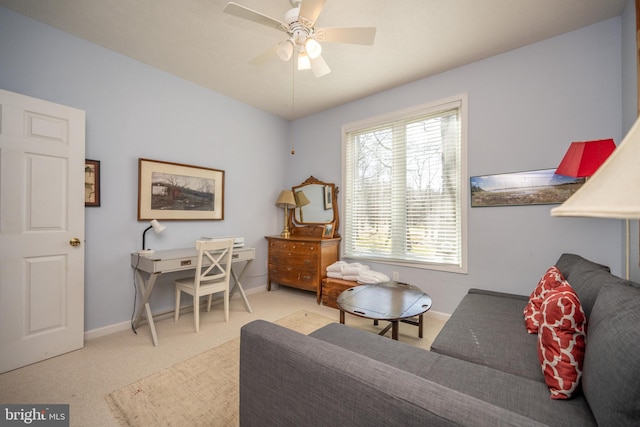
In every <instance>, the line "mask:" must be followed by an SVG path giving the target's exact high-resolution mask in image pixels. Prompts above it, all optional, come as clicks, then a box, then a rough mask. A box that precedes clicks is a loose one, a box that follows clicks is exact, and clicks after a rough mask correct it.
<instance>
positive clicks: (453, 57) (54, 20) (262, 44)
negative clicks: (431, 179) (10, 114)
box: [0, 0, 627, 119]
mask: <svg viewBox="0 0 640 427" xmlns="http://www.w3.org/2000/svg"><path fill="white" fill-rule="evenodd" d="M234 1H235V2H236V3H239V4H241V5H243V6H247V7H249V8H252V9H254V10H256V11H258V12H260V13H262V14H264V15H268V16H270V17H273V18H276V19H278V20H283V19H284V13H285V12H286V11H287V10H288V9H290V8H291V4H290V3H289V0H234ZM626 2H627V0H349V1H345V0H327V3H326V6H325V8H324V10H323V12H322V14H321V15H320V17H319V18H318V20H317V22H316V23H317V26H318V27H370V26H374V27H377V33H376V38H375V42H374V44H373V46H360V45H348V44H330V43H324V44H323V52H322V55H323V57H324V59H325V60H326V62H327V63H328V65H329V67H330V68H331V70H332V72H331V73H330V74H328V75H326V76H324V77H321V78H319V79H316V78H314V77H313V75H312V73H311V71H295V72H294V70H293V66H292V61H290V62H287V63H285V62H282V61H280V60H279V59H277V57H276V58H274V60H272V61H270V62H268V63H267V64H265V65H262V66H255V65H251V64H249V61H251V60H252V59H253V58H255V57H257V56H258V55H260V54H261V53H263V52H264V51H266V50H267V49H269V48H271V47H272V46H274V45H275V44H277V43H278V42H280V41H282V40H285V38H286V37H285V36H286V35H285V34H284V33H282V32H279V31H277V30H274V29H271V28H268V27H264V26H261V25H258V24H255V23H253V22H248V21H244V20H242V19H239V18H236V17H234V16H230V15H227V14H225V13H223V12H222V10H223V9H224V7H225V5H226V4H227V0H0V6H5V7H6V8H8V9H10V10H13V11H15V12H18V13H21V14H23V15H26V16H28V17H30V18H33V19H35V20H38V21H40V22H43V23H45V24H48V25H51V26H53V27H55V28H58V29H60V30H62V31H65V32H67V33H70V34H73V35H76V36H78V37H80V38H83V39H86V40H88V41H90V42H93V43H96V44H98V45H101V46H104V47H106V48H107V49H110V50H113V51H115V52H119V53H121V54H123V55H126V56H128V57H131V58H134V59H136V60H138V61H140V62H143V63H145V64H148V65H151V66H154V67H156V68H159V69H161V70H164V71H166V72H168V73H171V74H174V75H176V76H179V77H181V78H184V79H186V80H189V81H192V82H194V83H196V84H198V85H201V86H204V87H207V88H210V89H212V90H214V91H216V92H218V93H221V94H224V95H227V96H229V97H231V98H235V99H237V100H239V101H242V102H244V103H246V104H249V105H253V106H255V107H257V108H259V109H262V110H265V111H269V112H271V113H273V114H277V115H278V116H281V117H283V118H286V119H292V118H298V117H303V116H306V115H309V114H312V113H316V112H318V111H322V110H325V109H327V108H331V107H334V106H337V105H340V104H343V103H346V102H349V101H352V100H355V99H359V98H362V97H365V96H367V95H370V94H373V93H376V92H380V91H382V90H385V89H390V88H393V87H396V86H399V85H402V84H404V83H408V82H411V81H414V80H418V79H421V78H424V77H428V76H431V75H434V74H437V73H441V72H443V71H447V70H450V69H452V68H456V67H459V66H461V65H464V64H468V63H470V62H473V61H477V60H480V59H483V58H487V57H490V56H493V55H496V54H499V53H503V52H507V51H509V50H513V49H516V48H518V47H521V46H524V45H527V44H531V43H535V42H537V41H540V40H544V39H547V38H550V37H553V36H556V35H559V34H562V33H565V32H568V31H572V30H575V29H577V28H580V27H584V26H587V25H590V24H593V23H596V22H598V21H602V20H605V19H608V18H612V17H615V16H618V15H620V14H621V12H622V10H623V8H624V5H625V4H626ZM294 88H295V90H294ZM294 96H295V98H294ZM293 100H294V101H293Z"/></svg>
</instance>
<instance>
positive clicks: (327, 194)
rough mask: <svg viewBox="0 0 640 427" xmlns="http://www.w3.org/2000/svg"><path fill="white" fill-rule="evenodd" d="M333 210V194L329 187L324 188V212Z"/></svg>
mask: <svg viewBox="0 0 640 427" xmlns="http://www.w3.org/2000/svg"><path fill="white" fill-rule="evenodd" d="M329 209H333V194H332V190H331V186H330V185H325V186H324V210H325V211H326V210H329Z"/></svg>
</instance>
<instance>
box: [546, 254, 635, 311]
mask: <svg viewBox="0 0 640 427" xmlns="http://www.w3.org/2000/svg"><path fill="white" fill-rule="evenodd" d="M556 266H557V267H558V269H559V270H560V271H561V272H562V275H563V276H564V278H565V279H566V280H567V281H568V282H569V283H571V287H572V288H573V290H574V291H576V294H577V295H578V298H579V299H580V303H581V304H582V309H583V310H584V314H586V315H587V319H589V318H590V317H591V309H592V307H593V304H594V303H595V302H596V298H597V297H598V293H599V292H600V290H601V289H602V288H603V287H604V286H605V285H607V284H619V285H630V286H639V285H638V284H637V283H634V282H631V281H629V280H624V279H621V278H620V277H618V276H615V275H613V274H611V273H610V272H609V268H608V267H606V266H604V265H601V264H597V263H595V262H592V261H589V260H587V259H584V258H582V257H580V256H579V255H573V254H563V255H562V256H561V257H560V259H558V261H557V262H556Z"/></svg>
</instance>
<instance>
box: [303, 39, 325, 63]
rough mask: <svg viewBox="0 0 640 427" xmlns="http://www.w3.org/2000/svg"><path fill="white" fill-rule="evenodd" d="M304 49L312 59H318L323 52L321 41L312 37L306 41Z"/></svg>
mask: <svg viewBox="0 0 640 427" xmlns="http://www.w3.org/2000/svg"><path fill="white" fill-rule="evenodd" d="M304 49H305V51H306V52H307V55H309V58H311V59H316V58H317V57H318V56H320V54H321V53H322V46H320V43H318V42H317V40H315V39H312V38H311V37H309V38H308V39H307V41H305V42H304Z"/></svg>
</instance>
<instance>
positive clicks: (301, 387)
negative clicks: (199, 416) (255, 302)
mask: <svg viewBox="0 0 640 427" xmlns="http://www.w3.org/2000/svg"><path fill="white" fill-rule="evenodd" d="M240 425H241V426H244V427H250V426H264V425H278V426H300V425H305V426H320V425H349V426H379V425H380V426H381V425H402V426H425V425H429V426H431V425H435V426H450V425H469V426H471V425H472V426H482V425H487V426H507V425H509V426H520V425H522V426H525V425H526V426H536V425H542V424H539V423H536V422H535V421H533V420H531V419H528V418H526V417H523V416H521V415H519V414H516V413H513V412H510V411H508V410H505V409H503V408H499V407H497V406H494V405H491V404H489V403H486V402H483V401H481V400H479V399H476V398H473V397H470V396H467V395H465V394H463V393H460V392H457V391H455V390H451V389H448V388H446V387H444V386H441V385H439V384H436V383H434V382H431V381H428V380H425V379H422V378H420V377H417V376H415V375H413V374H410V373H408V372H405V371H402V370H400V369H397V368H394V367H391V366H389V365H386V364H384V363H381V362H378V361H376V360H373V359H370V358H368V357H366V356H363V355H360V354H357V353H354V352H351V351H349V350H346V349H344V348H341V347H338V346H336V345H332V344H329V343H326V342H323V341H320V340H317V339H315V338H312V337H308V336H306V335H302V334H299V333H297V332H294V331H292V330H289V329H286V328H283V327H280V326H278V325H275V324H272V323H269V322H266V321H262V320H256V321H254V322H251V323H249V324H247V325H245V326H244V327H243V328H242V331H241V340H240Z"/></svg>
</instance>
